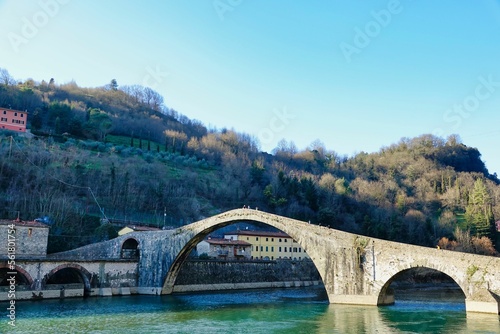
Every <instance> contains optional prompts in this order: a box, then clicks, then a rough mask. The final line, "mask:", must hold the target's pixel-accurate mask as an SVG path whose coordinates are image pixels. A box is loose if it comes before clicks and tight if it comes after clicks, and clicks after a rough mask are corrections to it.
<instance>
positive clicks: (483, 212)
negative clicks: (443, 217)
mask: <svg viewBox="0 0 500 334" xmlns="http://www.w3.org/2000/svg"><path fill="white" fill-rule="evenodd" d="M465 219H466V220H467V223H468V225H469V226H470V227H471V232H472V234H473V235H474V236H476V237H478V238H481V237H491V231H492V226H493V221H494V219H493V211H492V200H491V196H490V194H489V192H488V189H487V188H486V185H485V184H484V182H483V180H482V179H477V180H476V182H474V189H473V190H472V192H471V194H470V195H469V203H468V205H467V207H466V209H465Z"/></svg>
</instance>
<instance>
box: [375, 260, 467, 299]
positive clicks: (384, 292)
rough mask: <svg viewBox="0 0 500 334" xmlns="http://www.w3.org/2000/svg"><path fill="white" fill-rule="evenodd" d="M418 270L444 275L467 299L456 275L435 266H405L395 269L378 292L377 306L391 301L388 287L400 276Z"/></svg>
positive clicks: (464, 288)
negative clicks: (428, 270) (422, 269)
mask: <svg viewBox="0 0 500 334" xmlns="http://www.w3.org/2000/svg"><path fill="white" fill-rule="evenodd" d="M432 267H434V268H432ZM418 268H425V269H431V270H432V271H435V272H437V273H441V274H444V275H446V276H447V277H448V279H449V280H450V281H453V282H454V283H455V284H456V285H457V286H458V287H459V288H460V290H461V291H462V293H463V294H464V296H465V297H466V298H467V289H466V287H464V286H463V284H460V281H459V278H458V277H456V274H455V273H453V272H450V271H449V270H446V269H444V270H443V269H442V268H439V269H438V268H436V266H432V265H427V266H425V267H423V266H418V267H414V266H413V267H412V266H406V267H404V268H401V267H400V268H398V269H397V272H395V273H394V274H393V275H392V276H391V277H390V278H389V279H388V280H387V281H386V282H385V283H384V284H383V285H382V287H381V289H380V291H379V292H378V301H377V305H384V304H386V303H387V301H388V300H391V298H389V287H390V285H391V284H392V283H393V282H394V281H395V280H396V279H397V278H398V277H400V276H401V275H403V274H404V273H407V272H411V271H413V270H416V269H418Z"/></svg>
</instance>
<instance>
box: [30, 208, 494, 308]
mask: <svg viewBox="0 0 500 334" xmlns="http://www.w3.org/2000/svg"><path fill="white" fill-rule="evenodd" d="M249 221H252V222H260V223H264V224H267V225H270V226H273V227H275V228H277V229H279V230H281V231H283V232H285V233H287V234H288V235H289V236H290V237H292V238H293V239H294V240H295V241H297V242H298V243H299V244H300V245H301V246H302V248H303V249H304V250H305V251H306V252H307V254H308V255H309V256H310V258H311V260H312V261H313V263H314V264H315V266H316V268H317V270H318V272H319V273H320V275H321V278H322V280H323V283H324V286H325V289H326V292H327V294H328V298H329V301H330V303H345V304H360V305H385V304H391V303H393V302H394V298H393V296H392V295H391V294H390V292H389V289H388V287H389V285H390V284H391V282H392V281H393V280H394V279H395V278H396V277H397V275H398V274H400V273H402V272H404V271H407V270H409V269H412V268H416V267H425V268H430V269H434V270H437V271H439V272H442V273H444V274H446V275H448V276H449V277H450V278H452V279H453V280H454V281H455V282H456V283H457V284H458V286H460V288H461V289H462V291H463V293H464V294H465V297H466V299H465V304H466V310H467V312H484V313H494V314H500V297H499V295H500V258H497V257H490V256H480V255H474V254H466V253H459V252H452V251H446V250H440V249H434V248H427V247H419V246H414V245H409V244H402V243H397V242H391V241H386V240H381V239H375V238H370V237H366V236H361V235H356V234H351V233H347V232H342V231H339V230H334V229H330V228H326V227H321V226H317V225H313V224H308V223H305V222H302V221H298V220H294V219H290V218H286V217H282V216H278V215H274V214H270V213H266V212H262V211H257V210H252V209H236V210H231V211H227V212H224V213H221V214H219V215H216V216H213V217H210V218H207V219H204V220H201V221H198V222H196V223H193V224H190V225H186V226H183V227H181V228H178V229H175V230H166V231H153V232H133V233H129V234H126V235H123V236H121V237H118V238H115V239H113V240H109V241H106V242H102V243H98V244H93V245H88V246H85V247H81V248H78V249H75V250H72V251H68V252H64V253H58V254H55V255H53V256H51V261H56V259H59V261H66V260H65V259H77V258H80V259H86V261H91V260H92V259H101V260H102V259H108V261H118V263H119V261H120V259H123V258H124V257H129V256H128V255H130V254H132V255H133V256H132V257H134V256H137V260H136V273H135V274H136V275H137V276H136V277H137V279H136V282H135V284H136V287H135V288H136V291H137V293H142V294H170V293H172V292H173V288H174V285H175V281H176V278H177V274H178V273H179V270H180V268H181V266H182V264H183V262H184V261H185V260H186V259H187V257H188V255H189V253H190V252H191V250H192V249H193V248H195V247H196V245H197V243H198V242H200V241H201V240H203V239H204V238H205V237H206V236H207V235H208V234H209V233H211V232H213V231H214V230H217V229H219V228H221V227H224V226H227V225H230V224H233V223H236V222H249ZM121 261H123V260H121ZM73 262H74V261H73ZM127 263H128V262H127ZM60 265H61V264H59V266H60ZM128 265H129V264H128ZM79 266H82V267H85V264H84V263H81V264H79ZM21 267H22V264H21V265H20V269H21V270H22V268H21ZM111 267H113V266H111ZM114 268H115V270H116V264H115V267H114ZM127 268H129V267H127ZM47 270H52V271H53V268H52V269H50V268H49V267H48V266H47ZM100 270H101V272H100V273H89V275H95V276H94V278H95V281H96V283H95V284H97V285H99V284H101V286H102V284H103V283H102V281H103V276H106V275H107V273H106V272H105V270H104V269H103V268H102V266H101V267H100ZM129 274H131V275H132V276H133V273H128V272H127V275H128V276H127V277H128V278H129V279H130V277H131V275H129ZM41 276H42V277H43V276H44V275H43V274H42V275H41ZM108 276H109V275H108Z"/></svg>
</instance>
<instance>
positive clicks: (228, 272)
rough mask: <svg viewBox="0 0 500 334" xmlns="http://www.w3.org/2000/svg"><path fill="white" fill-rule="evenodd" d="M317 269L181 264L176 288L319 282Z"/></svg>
mask: <svg viewBox="0 0 500 334" xmlns="http://www.w3.org/2000/svg"><path fill="white" fill-rule="evenodd" d="M319 280H321V278H320V275H319V273H318V271H317V270H316V267H315V266H314V264H313V263H312V261H309V260H302V261H201V260H200V261H198V260H190V261H186V262H184V264H183V265H182V268H181V270H180V272H179V276H177V280H176V282H175V284H176V285H189V284H221V283H255V282H285V281H319Z"/></svg>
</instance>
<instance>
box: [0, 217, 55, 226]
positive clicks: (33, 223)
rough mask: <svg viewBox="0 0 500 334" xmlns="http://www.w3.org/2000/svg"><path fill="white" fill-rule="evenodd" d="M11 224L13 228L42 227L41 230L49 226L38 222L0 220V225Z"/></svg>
mask: <svg viewBox="0 0 500 334" xmlns="http://www.w3.org/2000/svg"><path fill="white" fill-rule="evenodd" d="M11 224H14V225H15V226H26V227H42V228H48V227H49V225H47V224H44V223H41V222H38V221H24V220H20V219H15V220H8V219H0V225H11Z"/></svg>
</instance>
